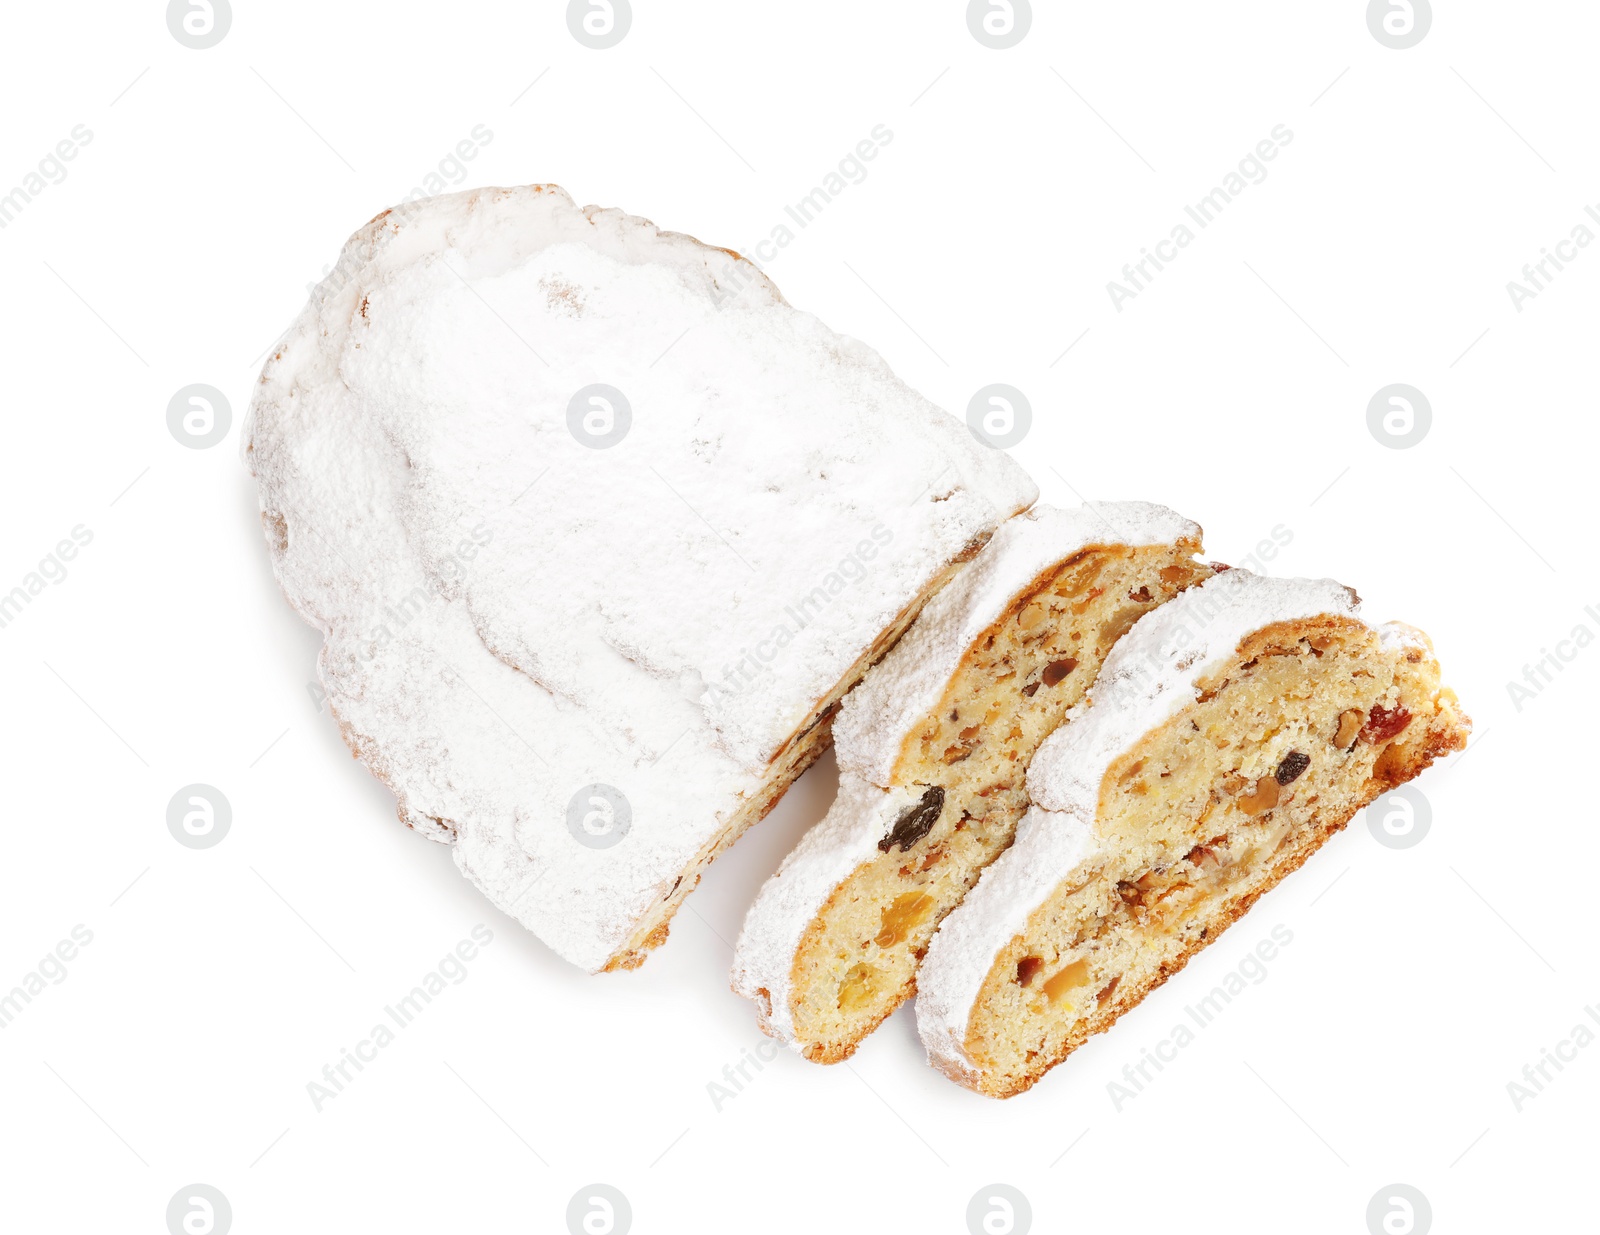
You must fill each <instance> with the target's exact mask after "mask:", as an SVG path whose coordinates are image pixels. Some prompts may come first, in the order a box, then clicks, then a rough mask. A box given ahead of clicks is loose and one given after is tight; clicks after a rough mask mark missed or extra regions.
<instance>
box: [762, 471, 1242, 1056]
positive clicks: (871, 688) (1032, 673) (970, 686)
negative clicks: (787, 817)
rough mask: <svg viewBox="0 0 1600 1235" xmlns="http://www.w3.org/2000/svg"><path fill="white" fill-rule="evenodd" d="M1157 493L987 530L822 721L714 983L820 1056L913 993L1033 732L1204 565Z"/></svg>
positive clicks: (1014, 789)
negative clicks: (803, 781)
mask: <svg viewBox="0 0 1600 1235" xmlns="http://www.w3.org/2000/svg"><path fill="white" fill-rule="evenodd" d="M1200 537H1201V532H1200V528H1199V526H1198V525H1197V524H1194V523H1192V522H1190V521H1189V520H1187V519H1184V518H1183V517H1182V516H1180V515H1178V514H1175V513H1174V512H1173V511H1171V510H1168V509H1167V508H1166V507H1164V506H1154V505H1150V504H1147V503H1143V502H1097V503H1091V504H1089V505H1086V506H1082V507H1079V508H1076V509H1070V510H1060V509H1053V508H1037V509H1035V510H1033V511H1030V512H1029V513H1028V514H1026V515H1023V516H1021V517H1019V518H1016V519H1013V520H1012V521H1011V522H1010V523H1007V524H1006V525H1005V526H1003V527H1002V528H1001V529H1000V530H999V531H997V532H996V533H995V535H994V538H993V539H992V540H990V542H989V543H988V545H986V546H985V547H984V549H983V550H982V551H981V552H980V553H979V554H978V555H977V557H976V558H974V559H973V561H972V563H971V564H970V565H969V566H967V567H965V568H964V570H963V571H962V573H961V574H960V575H959V576H958V577H957V578H956V579H955V580H954V581H953V582H951V583H950V584H949V586H947V587H946V588H945V590H944V591H943V592H941V593H940V594H939V595H938V596H937V597H935V598H934V599H933V600H932V601H931V602H930V603H929V604H928V606H927V608H925V609H924V610H923V612H922V615H921V617H920V618H918V620H917V621H916V623H915V624H914V625H913V626H912V627H911V629H910V630H909V631H908V632H907V633H906V635H905V637H904V638H903V639H901V641H900V642H899V644H898V645H896V647H895V649H894V650H893V651H892V652H890V653H889V655H888V656H887V657H885V658H884V660H883V661H882V662H881V663H880V664H878V665H877V666H876V667H874V668H873V669H872V670H871V671H870V672H869V673H868V674H867V675H866V677H865V678H864V679H863V680H862V682H861V685H859V686H858V687H856V689H855V690H854V691H852V692H851V693H850V694H849V695H847V696H846V697H845V701H844V705H843V707H842V709H841V711H840V713H839V717H838V719H837V720H836V722H835V724H834V740H835V747H836V750H837V753H838V759H839V768H840V787H839V794H838V797H837V799H836V800H835V802H834V805H833V808H832V809H831V810H830V811H829V812H828V815H827V817H826V818H825V819H824V820H823V821H822V822H821V823H819V824H818V825H817V826H816V827H815V828H813V829H812V830H811V831H810V832H808V833H807V834H806V836H805V837H804V839H803V840H802V841H801V842H800V844H799V846H798V847H797V848H796V849H795V850H794V852H793V853H791V854H790V855H789V857H788V858H787V859H786V860H785V861H784V863H783V865H782V867H781V868H780V869H779V870H778V872H777V873H776V874H775V875H773V877H772V878H771V879H769V880H768V881H767V883H766V885H765V886H764V887H763V888H762V890H761V892H760V895H759V896H758V897H757V899H756V901H755V903H754V905H752V907H751V909H750V912H749V915H748V917H747V918H746V920H745V924H744V929H743V931H742V933H741V935H740V938H739V944H738V948H737V950H736V955H735V958H734V965H733V975H732V978H733V988H734V990H735V991H737V992H738V993H739V994H742V995H744V996H746V997H747V998H749V999H752V1000H754V1001H755V1003H756V1006H757V1010H758V1013H759V1015H760V1018H761V1023H762V1027H763V1028H764V1029H765V1030H766V1031H767V1032H768V1033H769V1034H771V1035H772V1036H773V1037H775V1038H778V1039H779V1040H781V1041H783V1042H785V1043H786V1044H788V1045H789V1046H790V1047H792V1048H793V1049H795V1050H797V1051H799V1052H801V1053H802V1054H804V1055H805V1056H806V1057H807V1058H808V1059H812V1060H815V1061H817V1062H821V1063H833V1062H837V1061H838V1060H841V1059H845V1058H848V1057H849V1055H850V1054H851V1053H852V1052H854V1050H855V1048H856V1046H857V1044H858V1043H859V1042H860V1041H861V1039H862V1038H863V1037H865V1036H866V1035H867V1034H868V1033H870V1032H871V1031H872V1030H873V1029H874V1028H875V1027H876V1026H877V1025H878V1024H879V1023H880V1022H881V1021H882V1020H883V1019H884V1018H885V1017H886V1016H888V1015H889V1014H890V1013H891V1012H893V1011H894V1009H895V1008H896V1007H898V1006H899V1005H900V1004H901V1003H902V1002H903V1001H904V1000H905V999H907V998H908V997H909V996H910V995H911V994H912V992H913V991H914V990H915V973H916V966H917V962H918V960H919V959H920V958H921V956H922V953H923V950H924V948H925V947H926V946H927V942H928V939H929V938H930V937H931V936H932V934H933V931H934V929H935V928H936V927H937V926H938V924H939V921H940V919H941V918H943V917H944V915H945V914H946V913H948V912H949V911H950V910H951V908H953V907H954V906H955V905H956V904H957V903H958V902H959V901H960V900H961V898H962V896H963V895H965V894H966V891H967V889H968V888H970V887H971V886H972V884H973V882H974V881H975V880H976V879H977V877H978V874H979V872H980V871H982V869H983V868H984V866H986V865H987V864H988V863H989V862H991V861H993V860H994V858H995V855H996V854H998V853H1000V851H1001V850H1003V849H1004V848H1005V847H1006V846H1007V845H1008V844H1010V843H1011V838H1012V835H1013V834H1014V832H1015V829H1016V826H1017V821H1018V820H1019V819H1020V818H1021V817H1022V814H1023V812H1024V811H1025V809H1026V808H1027V794H1026V789H1025V786H1024V780H1023V775H1024V771H1025V769H1026V768H1027V766H1028V761H1029V759H1030V758H1031V757H1032V755H1033V752H1034V751H1035V750H1036V749H1037V748H1038V746H1039V743H1040V742H1041V741H1043V740H1044V738H1045V736H1046V735H1047V734H1048V733H1049V732H1050V731H1051V730H1052V729H1054V728H1055V727H1056V725H1057V724H1058V723H1060V721H1061V719H1062V717H1063V716H1064V715H1065V714H1066V713H1067V710H1068V708H1069V707H1071V705H1072V704H1074V703H1076V702H1077V701H1078V700H1079V699H1080V698H1081V697H1082V695H1083V692H1084V690H1085V688H1086V686H1087V684H1088V683H1089V682H1092V681H1093V680H1094V675H1095V672H1096V671H1097V670H1098V669H1099V667H1100V663H1101V661H1102V659H1103V658H1104V657H1105V655H1106V653H1107V652H1108V651H1109V650H1110V648H1111V647H1112V645H1113V644H1115V643H1116V641H1117V640H1118V639H1119V638H1120V637H1121V636H1122V634H1123V632H1125V631H1126V630H1128V629H1129V627H1130V626H1132V625H1133V623H1134V622H1135V621H1137V620H1138V619H1139V618H1141V617H1142V616H1143V615H1144V614H1146V613H1147V612H1149V611H1150V610H1152V609H1154V608H1156V607H1157V606H1159V605H1161V604H1162V603H1163V602H1165V601H1167V600H1169V599H1170V598H1171V597H1173V596H1175V595H1177V594H1178V593H1179V592H1180V591H1182V590H1183V589H1184V588H1185V587H1188V586H1189V585H1190V584H1192V583H1194V582H1196V581H1197V580H1199V579H1203V578H1205V577H1207V576H1208V575H1209V574H1210V573H1211V571H1210V568H1209V567H1207V566H1206V565H1204V564H1203V563H1201V562H1199V561H1197V560H1195V558H1194V555H1195V554H1196V553H1197V552H1198V551H1199V549H1200Z"/></svg>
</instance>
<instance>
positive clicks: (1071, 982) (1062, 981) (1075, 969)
mask: <svg viewBox="0 0 1600 1235" xmlns="http://www.w3.org/2000/svg"><path fill="white" fill-rule="evenodd" d="M1088 982H1089V962H1088V961H1087V960H1083V959H1079V960H1075V961H1073V962H1072V964H1070V965H1068V966H1067V967H1066V968H1065V969H1062V970H1061V971H1060V972H1059V973H1056V974H1054V975H1052V976H1051V977H1049V978H1046V979H1045V983H1044V986H1043V988H1042V989H1043V991H1044V994H1045V998H1046V999H1048V1000H1049V1001H1050V1002H1051V1003H1060V1002H1061V1000H1062V998H1063V997H1064V996H1065V995H1066V993H1067V992H1068V991H1072V990H1076V989H1077V988H1078V987H1080V986H1086V985H1087V984H1088Z"/></svg>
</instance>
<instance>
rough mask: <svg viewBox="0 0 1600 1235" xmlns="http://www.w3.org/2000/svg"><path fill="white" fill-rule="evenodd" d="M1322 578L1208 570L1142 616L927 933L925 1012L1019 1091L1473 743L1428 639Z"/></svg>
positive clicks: (937, 1039) (959, 1059) (960, 1067)
mask: <svg viewBox="0 0 1600 1235" xmlns="http://www.w3.org/2000/svg"><path fill="white" fill-rule="evenodd" d="M1358 604H1359V601H1358V600H1357V598H1356V597H1355V595H1354V593H1353V592H1351V591H1349V589H1347V588H1345V587H1343V586H1342V585H1340V584H1338V583H1335V582H1333V581H1332V580H1328V579H1323V580H1309V579H1267V578H1261V577H1259V576H1255V575H1251V574H1249V573H1248V572H1246V571H1242V570H1233V571H1228V572H1226V573H1222V574H1218V575H1216V576H1215V577H1213V578H1211V579H1209V580H1207V581H1206V582H1205V583H1204V584H1202V585H1201V586H1199V587H1196V588H1192V589H1190V590H1189V591H1187V592H1185V593H1184V594H1183V595H1182V596H1180V597H1178V598H1177V599H1176V600H1174V601H1173V602H1172V603H1171V604H1168V605H1165V606H1163V607H1162V608H1160V609H1158V610H1157V611H1156V612H1154V613H1152V614H1151V615H1150V616H1149V617H1147V618H1144V619H1142V620H1141V621H1140V622H1139V624H1138V625H1137V626H1135V627H1134V628H1133V630H1132V631H1131V632H1130V633H1129V635H1128V636H1127V638H1125V639H1124V640H1122V642H1121V643H1119V644H1118V645H1117V647H1116V649H1115V650H1114V651H1113V652H1112V653H1111V655H1110V656H1109V657H1108V658H1107V659H1106V662H1105V665H1104V667H1103V668H1102V669H1101V672H1100V676H1099V678H1098V680H1097V681H1096V682H1095V684H1094V686H1093V687H1092V689H1091V691H1090V695H1089V699H1088V700H1087V701H1086V702H1085V703H1083V704H1082V705H1081V706H1079V707H1078V708H1076V709H1074V711H1073V714H1072V716H1071V717H1070V718H1069V720H1068V723H1066V724H1064V725H1063V726H1062V727H1061V728H1059V729H1058V730H1056V732H1055V733H1054V734H1053V735H1052V736H1051V737H1050V738H1049V739H1048V740H1047V741H1046V742H1045V743H1044V744H1043V746H1042V747H1041V748H1040V750H1039V752H1038V754H1037V755H1036V757H1035V758H1034V761H1033V764H1032V766H1031V768H1030V770H1029V773H1028V789H1029V792H1030V794H1031V796H1032V800H1033V805H1032V807H1031V809H1030V810H1029V812H1028V815H1027V817H1026V818H1025V819H1024V820H1023V822H1022V824H1021V826H1020V827H1019V828H1018V830H1017V837H1016V843H1015V844H1014V845H1013V846H1012V847H1011V848H1010V849H1009V850H1008V851H1007V852H1006V853H1004V854H1002V855H1001V857H1000V858H999V860H998V861H997V862H995V863H994V864H993V865H992V866H990V867H989V869H988V870H987V871H985V872H984V875H983V878H982V880H981V881H980V882H979V884H978V886H977V887H976V888H974V889H973V890H972V892H971V893H970V894H969V895H968V896H967V898H966V900H965V902H964V903H963V904H962V906H961V907H960V908H959V909H957V910H956V911H955V912H954V913H952V914H950V915H949V916H948V917H947V918H946V919H945V920H944V923H943V925H942V927H941V928H940V930H939V932H938V934H937V935H935V936H934V938H933V941H932V943H931V944H930V946H929V948H928V954H927V958H926V960H925V961H924V963H923V966H922V970H921V973H920V975H919V977H918V991H919V993H918V996H917V1028H918V1032H919V1033H920V1035H921V1037H922V1041H923V1044H924V1045H925V1046H926V1047H927V1050H928V1056H929V1060H930V1061H931V1062H932V1063H933V1064H934V1065H935V1066H936V1067H938V1068H939V1069H940V1070H941V1071H943V1072H945V1073H946V1074H947V1075H948V1076H950V1077H951V1078H952V1079H954V1080H956V1081H958V1082H960V1083H961V1084H963V1085H966V1086H968V1087H969V1088H971V1089H975V1090H977V1091H978V1092H980V1093H984V1094H989V1095H991V1096H994V1097H1010V1096H1011V1095H1013V1094H1017V1093H1020V1092H1022V1091H1023V1090H1025V1089H1028V1088H1029V1087H1030V1086H1032V1085H1033V1084H1034V1082H1036V1081H1037V1080H1038V1079H1039V1078H1040V1077H1041V1076H1043V1075H1044V1073H1045V1072H1047V1071H1049V1069H1051V1068H1053V1067H1054V1066H1055V1065H1056V1064H1058V1063H1060V1062H1061V1061H1062V1060H1063V1059H1064V1058H1066V1056H1067V1055H1068V1054H1070V1053H1071V1052H1072V1051H1073V1050H1075V1049H1076V1048H1077V1047H1079V1046H1080V1045H1082V1044H1083V1042H1084V1041H1085V1039H1087V1038H1088V1037H1089V1035H1090V1034H1094V1033H1099V1032H1101V1031H1103V1030H1105V1029H1106V1028H1107V1027H1109V1026H1110V1025H1111V1023H1112V1022H1113V1021H1115V1020H1116V1019H1117V1017H1119V1016H1121V1015H1122V1014H1123V1013H1124V1012H1126V1011H1128V1010H1129V1009H1130V1008H1132V1007H1134V1006H1135V1005H1136V1004H1138V1002H1139V1001H1140V1000H1141V999H1143V998H1144V997H1145V995H1146V994H1148V993H1149V992H1150V991H1151V990H1152V989H1153V988H1154V987H1156V986H1158V985H1160V984H1161V983H1162V982H1163V981H1165V980H1166V979H1167V978H1168V977H1170V976H1171V975H1172V974H1174V973H1176V972H1177V971H1178V970H1179V969H1181V968H1182V967H1183V966H1184V964H1186V963H1187V961H1188V960H1189V958H1190V957H1191V956H1193V955H1194V954H1195V953H1196V952H1198V951H1199V950H1200V949H1201V948H1203V947H1205V946H1206V945H1207V944H1208V943H1211V942H1213V941H1215V939H1216V938H1217V936H1218V935H1219V934H1220V933H1221V932H1222V931H1223V930H1224V929H1226V927H1227V926H1228V925H1229V924H1230V923H1232V922H1233V921H1234V920H1235V919H1237V918H1238V917H1239V916H1240V915H1241V914H1243V913H1244V912H1245V911H1246V910H1247V909H1248V908H1249V907H1250V905H1251V904H1253V903H1254V901H1255V900H1256V898H1257V897H1259V896H1260V895H1261V894H1262V893H1263V892H1265V891H1267V890H1268V889H1269V888H1271V887H1272V886H1273V885H1274V884H1276V883H1277V882H1278V881H1279V880H1280V879H1282V878H1283V877H1284V876H1285V875H1287V874H1288V873H1289V872H1291V871H1293V870H1295V869H1296V868H1297V867H1299V866H1300V865H1301V864H1302V863H1303V862H1305V860H1306V859H1307V858H1308V857H1310V856H1311V854H1312V853H1314V852H1315V851H1316V850H1317V848H1318V847H1319V846H1320V845H1322V843H1323V842H1324V841H1326V840H1327V839H1328V838H1329V837H1330V836H1332V835H1333V834H1334V833H1335V832H1337V831H1338V830H1339V829H1341V828H1343V827H1344V826H1345V824H1346V823H1347V822H1349V820H1350V819H1351V817H1352V816H1354V815H1355V813H1356V812H1357V811H1359V810H1360V809H1361V808H1362V807H1364V806H1366V805H1367V804H1368V803H1369V802H1371V801H1373V800H1374V799H1375V798H1376V797H1378V796H1379V795H1380V794H1382V793H1384V792H1386V791H1388V790H1389V789H1391V788H1393V787H1394V786H1396V785H1399V784H1401V783H1403V782H1405V781H1408V780H1410V779H1412V778H1413V777H1414V776H1416V775H1417V774H1418V773H1420V772H1421V771H1422V770H1423V769H1424V768H1426V767H1427V766H1428V765H1429V764H1431V763H1432V762H1433V761H1434V759H1436V758H1439V757H1441V756H1443V755H1446V754H1448V753H1450V752H1451V751H1455V750H1460V749H1461V748H1462V747H1464V746H1465V744H1466V737H1467V732H1468V730H1469V728H1470V724H1471V722H1470V721H1469V720H1468V719H1467V717H1466V716H1465V715H1464V714H1462V712H1461V711H1460V710H1459V707H1458V705H1457V702H1456V697H1455V695H1454V693H1453V692H1451V691H1450V690H1448V689H1446V688H1444V687H1443V686H1441V685H1440V680H1439V665H1438V662H1437V660H1435V658H1434V655H1433V650H1432V647H1431V645H1430V644H1429V642H1428V640H1427V638H1426V636H1424V635H1423V634H1422V633H1421V632H1420V631H1417V630H1414V629H1413V628H1411V627H1408V626H1401V625H1398V624H1390V625H1387V626H1383V627H1380V628H1378V629H1373V628H1371V627H1369V626H1367V625H1366V624H1365V623H1363V622H1362V621H1361V620H1360V618H1359V617H1358V616H1357V607H1358Z"/></svg>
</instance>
